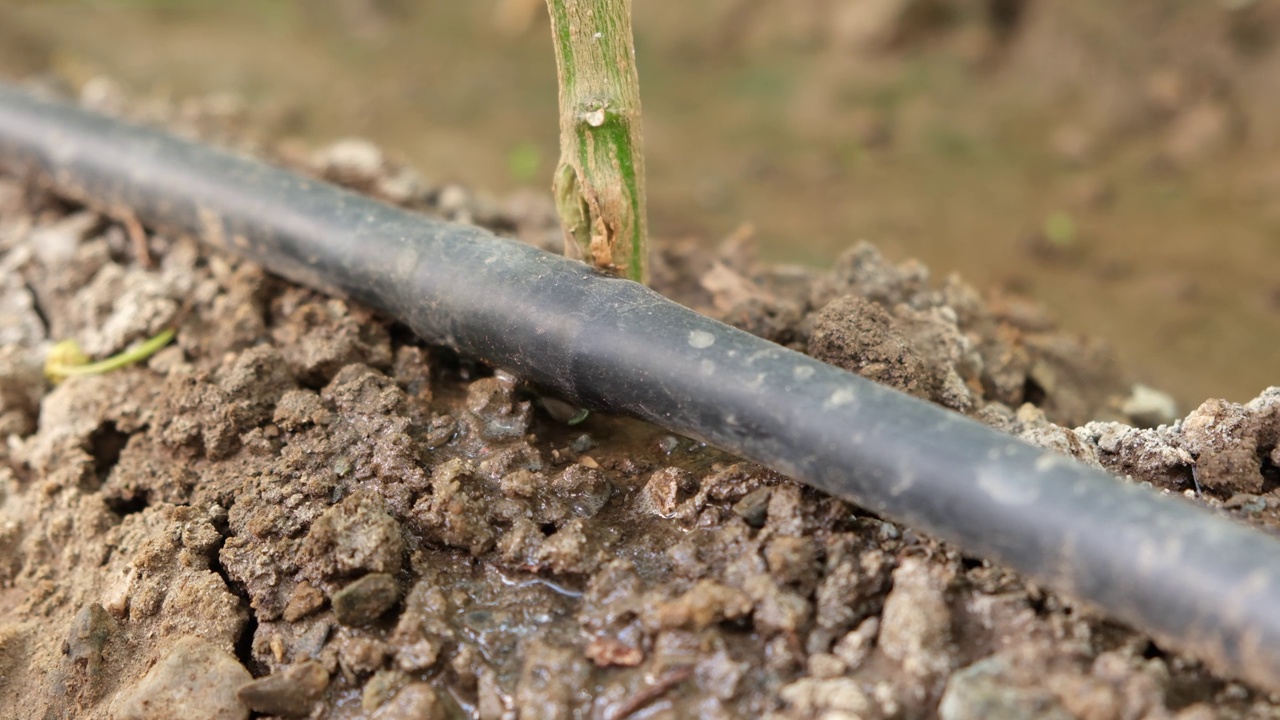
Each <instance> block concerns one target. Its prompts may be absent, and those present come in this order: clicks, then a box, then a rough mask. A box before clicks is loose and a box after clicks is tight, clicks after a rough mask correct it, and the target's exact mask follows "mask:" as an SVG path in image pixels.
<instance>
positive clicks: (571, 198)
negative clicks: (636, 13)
mask: <svg viewBox="0 0 1280 720" xmlns="http://www.w3.org/2000/svg"><path fill="white" fill-rule="evenodd" d="M547 9H548V10H549V11H550V13H551V32H552V37H553V39H554V41H555V47H556V70H557V73H558V75H559V78H560V163H559V165H558V166H557V167H556V174H555V179H554V181H553V190H554V192H555V199H556V209H557V210H558V211H559V214H560V222H561V224H562V225H563V227H564V232H565V248H566V254H568V255H569V256H571V257H576V258H579V259H582V260H585V261H586V262H588V263H590V264H592V265H595V266H596V267H599V268H602V269H605V270H609V271H610V272H613V273H616V274H618V275H621V276H623V277H626V278H630V279H631V280H635V281H637V282H641V283H646V282H648V278H649V258H648V254H649V245H648V234H647V233H648V228H647V226H646V221H645V207H644V155H643V143H642V141H641V137H640V83H639V79H638V78H637V75H636V64H635V49H634V47H633V45H632V39H631V1H630V0H547Z"/></svg>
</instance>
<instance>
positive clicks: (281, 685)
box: [236, 660, 329, 717]
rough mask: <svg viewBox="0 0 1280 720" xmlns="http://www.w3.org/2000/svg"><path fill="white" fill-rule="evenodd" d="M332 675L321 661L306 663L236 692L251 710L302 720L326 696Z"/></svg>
mask: <svg viewBox="0 0 1280 720" xmlns="http://www.w3.org/2000/svg"><path fill="white" fill-rule="evenodd" d="M328 685H329V673H328V672H326V671H325V669H324V665H322V664H320V662H319V661H317V660H306V661H303V662H300V663H298V664H296V665H290V666H289V667H287V668H285V669H284V670H282V671H280V672H277V673H272V674H270V675H268V676H266V677H263V678H258V679H257V680H254V681H253V682H249V683H245V684H244V685H241V686H240V689H239V690H237V691H236V696H237V697H239V698H240V701H241V702H243V703H244V704H245V705H247V706H249V709H250V710H253V711H254V712H260V713H263V714H266V715H282V716H284V717H302V716H304V715H307V714H308V713H310V712H311V707H312V706H313V705H314V704H315V703H316V701H317V700H319V699H320V696H321V695H323V694H324V689H325V688H326V687H327V686H328Z"/></svg>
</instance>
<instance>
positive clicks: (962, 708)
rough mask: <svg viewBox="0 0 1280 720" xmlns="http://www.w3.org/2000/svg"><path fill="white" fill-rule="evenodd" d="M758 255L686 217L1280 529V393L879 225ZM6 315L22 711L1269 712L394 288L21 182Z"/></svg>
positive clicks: (4, 557) (410, 714)
mask: <svg viewBox="0 0 1280 720" xmlns="http://www.w3.org/2000/svg"><path fill="white" fill-rule="evenodd" d="M193 117H194V119H196V120H199V119H200V116H199V114H198V113H197V114H196V115H194V116H190V117H186V118H185V120H184V119H183V118H173V117H168V118H167V120H168V121H169V122H171V123H174V122H185V121H190V120H192V119H193ZM197 124H198V123H197ZM215 124H216V123H215ZM197 129H198V128H197ZM205 134H206V135H207V134H208V133H207V131H205ZM276 159H277V160H279V161H281V162H285V163H287V164H292V165H294V166H295V167H298V168H300V169H304V170H306V171H308V172H312V173H315V174H317V175H320V176H322V177H326V178H328V179H330V180H333V181H335V182H340V183H342V184H345V185H348V186H350V187H353V188H357V189H359V190H362V191H365V192H369V193H372V194H374V195H376V196H379V197H381V198H383V199H386V200H389V201H393V202H398V203H401V204H404V205H406V206H408V207H411V208H415V209H418V210H421V211H423V212H427V213H431V214H435V215H439V216H444V217H447V218H449V219H454V220H462V221H473V222H477V223H480V224H482V225H485V226H488V227H490V228H492V229H494V230H496V231H498V232H501V233H505V234H509V235H513V236H516V237H519V238H520V239H522V240H525V241H527V242H532V243H535V244H539V245H542V246H545V247H550V246H555V245H558V244H559V229H558V227H557V225H556V220H555V216H554V211H553V209H552V207H551V203H550V199H549V198H543V197H540V196H537V197H535V196H530V195H527V194H526V195H521V196H517V197H513V198H510V199H508V200H507V201H504V202H494V201H490V200H486V199H484V198H483V197H479V196H475V195H472V194H471V193H469V192H467V191H465V190H463V189H462V188H458V187H446V188H436V187H431V186H429V185H428V184H427V183H425V182H423V181H422V180H420V179H419V178H418V177H417V175H416V174H414V173H413V172H412V171H411V170H409V169H408V168H405V167H403V166H400V165H398V164H397V163H395V162H393V161H391V160H389V159H388V158H386V157H385V156H384V155H383V154H382V153H381V152H380V151H379V150H378V149H377V148H376V147H374V146H372V145H370V144H368V143H364V142H361V141H345V142H342V143H339V144H335V145H333V146H331V147H329V148H326V149H325V150H323V151H321V152H319V153H316V154H314V155H301V154H298V153H296V152H293V153H288V152H285V153H282V154H278V155H276ZM749 245H750V244H749V240H748V239H747V238H746V237H745V233H743V234H740V235H738V236H735V237H733V238H730V239H729V240H727V241H726V243H725V244H724V246H723V247H722V249H721V250H720V251H718V252H707V251H705V250H703V249H700V248H699V247H698V246H696V245H694V244H692V243H668V244H664V245H660V247H659V249H658V255H657V256H656V257H655V258H654V268H653V270H654V277H655V281H654V282H655V285H656V287H657V289H659V290H660V291H662V292H664V293H665V294H667V295H669V296H671V297H673V298H675V299H677V300H679V301H681V302H683V303H685V304H687V305H689V306H691V307H693V308H695V309H698V310H701V311H703V312H706V313H709V314H711V315H713V316H716V317H719V318H721V319H724V320H726V321H728V322H731V323H733V324H735V325H738V326H739V327H742V328H744V329H746V330H749V331H751V332H754V333H756V334H759V335H761V336H763V337H766V338H768V339H770V340H773V341H776V342H779V343H782V344H785V345H788V346H791V347H794V348H796V349H799V350H802V351H805V352H808V353H810V354H812V355H814V356H815V357H818V358H820V359H822V360H824V361H827V362H830V363H833V364H835V365H838V366H840V367H844V368H847V369H849V370H851V371H853V372H857V373H860V374H862V375H865V376H867V377H870V378H873V379H875V380H877V381H879V382H883V383H886V384H888V385H891V386H893V387H896V388H898V389H900V390H903V391H904V392H908V393H911V394H914V395H917V396H919V397H922V398H926V399H928V400H931V401H933V402H937V403H939V404H941V405H943V406H946V407H948V408H951V409H953V410H956V411H958V412H962V413H966V414H969V415H971V416H973V417H975V418H977V419H979V420H981V421H983V422H986V423H989V424H991V425H993V426H995V427H998V428H1000V429H1002V430H1005V431H1007V432H1010V433H1012V434H1015V435H1018V436H1020V437H1023V438H1024V439H1027V440H1029V441H1031V442H1034V443H1037V444H1040V445H1043V446H1046V447H1051V448H1055V449H1058V450H1060V451H1062V452H1064V453H1068V454H1070V455H1073V456H1075V457H1077V458H1079V459H1081V460H1083V461H1085V462H1090V463H1094V464H1097V465H1100V466H1102V467H1104V468H1107V469H1108V470H1110V471H1112V472H1115V473H1117V474H1119V475H1121V476H1124V477H1125V478H1126V479H1125V481H1126V482H1140V483H1149V484H1150V485H1151V486H1153V487H1154V488H1156V489H1159V490H1162V491H1166V492H1170V493H1178V494H1183V495H1186V496H1187V497H1188V501H1189V502H1198V503H1201V504H1203V505H1206V506H1208V507H1210V508H1212V509H1213V510H1214V511H1215V512H1220V513H1222V514H1225V515H1229V516H1231V517H1233V518H1236V519H1238V520H1240V521H1242V522H1247V523H1250V524H1253V525H1256V526H1258V527H1261V528H1264V529H1269V528H1272V527H1276V526H1280V499H1277V495H1276V493H1275V492H1274V488H1275V486H1276V481H1277V479H1278V478H1280V476H1278V475H1277V470H1276V468H1277V466H1280V449H1278V438H1280V388H1271V389H1269V390H1267V391H1265V392H1263V393H1262V394H1261V395H1259V396H1258V398H1257V399H1255V400H1254V401H1252V402H1250V403H1247V404H1243V405H1241V404H1234V403H1228V402H1224V401H1215V400H1210V401H1208V402H1206V403H1205V404H1204V405H1202V406H1201V407H1199V408H1198V409H1196V410H1195V411H1193V412H1192V413H1191V414H1190V415H1188V416H1187V417H1185V418H1183V419H1177V418H1176V414H1175V412H1174V410H1173V408H1172V407H1171V404H1170V403H1169V402H1168V398H1167V397H1166V396H1164V395H1162V394H1161V393H1158V392H1156V391H1153V390H1150V389H1147V388H1143V387H1141V386H1134V385H1133V384H1132V383H1131V382H1130V381H1129V380H1127V379H1126V378H1125V377H1124V376H1123V375H1122V374H1121V372H1120V371H1119V369H1118V368H1117V367H1116V363H1115V362H1114V361H1113V360H1112V359H1111V355H1110V354H1109V352H1108V350H1107V349H1106V347H1105V346H1104V345H1103V344H1102V343H1100V342H1098V341H1095V340H1090V339H1087V338H1081V337H1077V336H1075V335H1072V334H1069V333H1066V332H1063V331H1061V330H1060V329H1058V328H1057V327H1056V326H1055V323H1054V321H1053V320H1052V318H1050V317H1048V316H1047V315H1046V314H1045V313H1044V312H1043V311H1041V310H1040V309H1039V308H1037V307H1036V306H1035V305H1034V304H1032V303H1029V302H1027V301H1024V300H1021V299H1018V298H1015V297H1010V296H990V297H984V296H983V295H982V294H980V293H979V292H977V291H976V290H975V289H974V288H972V287H970V286H969V285H967V284H965V283H964V282H963V281H961V280H959V279H957V278H949V279H947V280H945V281H944V282H941V283H937V282H934V281H932V280H931V279H930V277H929V275H928V272H927V270H926V269H925V268H924V267H923V266H922V265H920V264H919V263H915V262H912V261H908V262H906V263H902V264H895V263H891V262H889V261H887V260H886V259H885V258H883V257H882V256H881V255H880V254H879V252H878V251H877V250H876V249H875V248H874V247H872V246H871V245H866V244H863V245H859V246H858V247H855V248H853V249H852V250H850V251H849V252H847V253H846V254H845V255H844V256H842V258H841V259H840V261H839V262H838V263H837V264H836V265H835V267H833V268H831V269H830V270H828V271H823V272H819V271H812V270H804V269H799V268H794V267H785V266H765V265H761V264H759V263H756V262H755V261H753V260H752V259H751V253H750V247H749ZM167 327H175V328H176V329H177V339H176V342H175V344H174V345H172V346H170V347H168V348H166V349H164V350H161V351H160V352H159V353H157V354H156V355H154V356H153V357H152V358H150V359H149V360H148V361H147V362H146V363H145V364H139V365H135V366H131V367H127V368H124V369H121V370H118V371H116V372H112V373H109V374H103V375H93V376H77V377H71V378H68V379H67V380H66V381H65V382H63V383H61V384H59V385H58V386H56V387H52V386H50V385H47V384H46V382H45V380H44V379H43V378H42V376H41V373H40V365H41V363H42V361H43V353H44V352H45V350H47V348H48V347H49V346H51V345H52V344H53V343H55V342H57V341H60V340H65V339H76V340H78V341H79V342H80V343H81V345H82V347H83V348H84V350H85V351H86V352H87V353H88V354H90V355H91V356H93V357H95V358H100V357H105V356H107V355H110V354H113V353H116V352H119V351H121V350H123V349H125V348H126V347H128V346H130V345H131V344H133V343H136V342H138V341H141V340H144V339H146V338H148V337H151V336H153V335H155V334H156V333H158V332H160V331H162V330H164V329H165V328H167ZM0 343H2V344H3V349H2V350H0V435H3V437H5V438H6V442H5V443H4V444H3V445H0V718H6V719H7V718H61V717H77V718H112V719H117V720H126V719H134V718H138V719H141V718H157V717H182V718H186V719H188V720H199V719H204V718H208V719H210V720H214V719H216V720H224V719H225V720H231V719H243V718H248V717H250V716H253V717H281V718H293V717H311V718H360V717H368V718H377V719H379V720H384V719H391V718H430V719H432V720H444V719H445V718H460V717H478V718H486V719H488V718H495V719H496V718H521V719H532V718H598V719H599V720H622V719H623V718H641V717H643V718H658V717H701V718H736V717H752V716H759V717H771V718H829V719H832V720H835V719H837V718H850V719H852V718H859V719H862V720H889V719H891V718H934V717H937V718H943V719H944V720H965V719H973V720H979V719H986V720H990V719H995V718H1033V717H1034V718H1055V719H1056V718H1087V719H1089V720H1122V719H1124V720H1127V719H1129V718H1134V719H1137V718H1145V719H1150V720H1155V719H1161V718H1177V719H1178V720H1208V719H1210V718H1218V717H1221V718H1263V717H1275V715H1276V713H1277V708H1278V706H1277V705H1275V704H1272V703H1271V702H1270V700H1269V699H1268V698H1267V697H1265V696H1264V695H1262V694H1260V693H1258V692H1257V691H1255V690H1254V689H1251V688H1249V687H1247V686H1244V685H1241V684H1238V683H1235V682H1231V681H1230V680H1228V679H1222V678H1217V677H1214V676H1213V675H1212V674H1210V673H1209V672H1207V671H1206V670H1205V669H1204V668H1203V667H1202V666H1201V665H1200V664H1198V663H1197V662H1195V661H1194V660H1192V659H1188V658H1185V657H1182V656H1179V655H1177V654H1173V653H1170V652H1167V651H1166V650H1165V649H1163V648H1161V647H1158V646H1157V645H1155V644H1154V643H1153V642H1152V641H1151V640H1150V639H1149V638H1147V637H1145V636H1143V635H1141V634H1138V633H1135V632H1133V631H1131V630H1129V629H1127V628H1125V627H1122V626H1120V625H1117V624H1115V623H1113V622H1110V621H1109V620H1108V619H1107V618H1105V617H1102V616H1099V615H1098V614H1096V613H1094V612H1092V611H1090V610H1089V609H1088V608H1086V607H1082V606H1080V605H1078V604H1076V603H1074V602H1073V601H1072V599H1070V598H1066V597H1060V596H1058V595H1055V594H1053V593H1049V592H1046V591H1044V590H1042V589H1040V588H1038V587H1036V586H1034V585H1032V584H1030V583H1028V582H1027V581H1025V580H1024V579H1022V578H1021V577H1019V576H1018V575H1016V574H1014V573H1012V572H1009V571H1007V570H1005V569H1002V568H1000V567H997V566H992V565H990V564H987V563H984V562H982V561H980V560H977V559H975V558H971V557H966V556H964V555H962V554H960V553H959V552H958V551H957V550H956V549H954V548H952V547H950V546H948V545H946V544H944V543H939V542H936V541H934V540H931V539H929V538H927V537H922V536H920V535H918V534H916V533H915V532H913V531H912V529H911V528H909V527H903V526H900V525H897V524H895V523H893V522H890V521H888V520H886V519H884V518H879V517H876V516H875V515H873V514H871V513H868V512H866V511H865V510H863V509H861V508H858V507H855V506H852V505H850V504H848V503H845V502H842V501H839V500H836V499H833V498H831V497H828V496H826V495H824V494H822V493H820V492H817V491H814V490H811V489H808V488H806V487H804V486H801V485H799V484H796V483H794V482H792V481H790V480H789V479H787V478H785V477H782V476H780V475H778V474H777V473H774V472H772V471H770V470H767V469H765V468H762V467H760V466H757V465H754V464H752V463H748V462H743V461H741V460H738V459H735V458H733V457H730V456H726V455H724V454H722V453H719V452H717V451H715V450H714V449H711V448H707V447H705V446H702V445H700V444H699V443H696V442H694V441H691V440H689V439H686V438H681V437H677V436H673V435H670V434H668V433H666V432H664V431H662V430H661V429H659V428H655V427H651V426H647V425H644V424H642V423H638V422H635V421H630V420H626V419H621V418H609V417H601V416H596V415H593V416H591V417H590V418H588V419H587V420H586V421H585V422H584V423H582V424H579V425H575V426H569V425H567V424H566V423H565V422H564V420H563V417H561V416H560V415H559V414H558V413H556V412H554V404H555V400H554V398H543V397H540V396H539V395H538V393H537V392H536V389H533V388H528V387H526V386H524V385H523V384H522V383H521V382H520V379H519V378H516V377H512V376H510V375H508V374H505V373H502V372H494V371H492V370H490V369H488V368H485V367H483V366H479V365H477V364H475V363H473V362H471V361H470V360H468V359H467V358H462V357H457V356H456V355H454V354H452V353H450V352H449V351H447V350H443V349H441V348H437V347H432V346H430V345H428V344H426V343H424V342H423V341H422V340H420V339H418V338H416V337H414V336H413V335H412V334H410V333H409V332H408V331H407V330H406V329H405V328H404V327H402V326H400V325H397V324H396V323H395V322H392V321H389V320H387V319H386V318H382V317H379V316H378V315H376V314H374V313H371V312H370V311H369V310H367V309H365V308H362V307H360V306H358V305H354V304H352V303H349V302H347V301H345V300H342V299H339V298H333V297H327V296H325V295H323V294H321V293H318V292H316V291H313V290H310V289H307V288H304V287H298V286H295V285H292V284H289V283H287V282H285V281H283V280H280V279H277V278H274V277H271V276H269V275H267V274H265V273H264V272H263V271H262V270H261V269H259V268H258V267H256V266H254V265H252V264H250V263H248V262H245V261H242V260H240V259H238V258H235V257H232V256H228V255H225V254H222V253H219V252H216V251H212V250H210V249H208V248H207V247H205V246H203V245H201V244H200V243H199V242H198V241H197V240H196V239H194V238H188V237H171V236H161V235H155V234H145V235H143V236H142V237H141V241H139V238H138V237H137V234H136V232H135V233H134V234H132V235H131V233H130V229H129V227H128V223H126V222H123V221H122V220H121V219H119V218H110V217H106V216H103V215H102V214H99V213H97V212H94V211H93V210H90V209H86V208H83V207H79V206H75V205H72V204H68V203H67V202H66V201H64V200H60V199H58V198H56V197H54V196H52V195H50V194H49V193H48V192H47V191H45V190H43V189H42V188H40V187H34V186H30V185H25V184H24V183H23V182H22V181H21V180H20V179H18V178H13V177H8V178H0Z"/></svg>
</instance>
